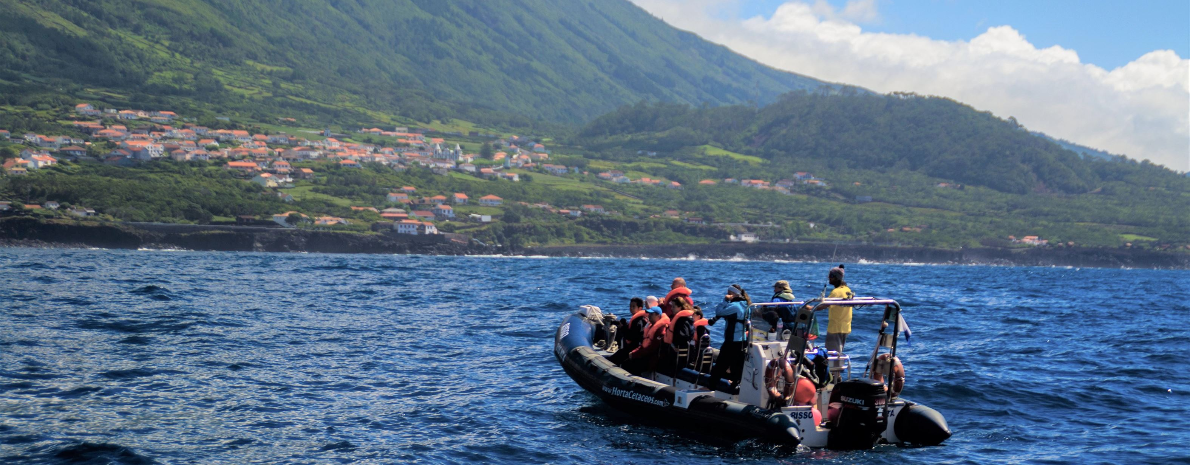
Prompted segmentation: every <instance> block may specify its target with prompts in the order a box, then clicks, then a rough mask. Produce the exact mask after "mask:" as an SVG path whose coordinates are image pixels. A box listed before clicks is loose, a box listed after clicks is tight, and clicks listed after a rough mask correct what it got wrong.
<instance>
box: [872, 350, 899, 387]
mask: <svg viewBox="0 0 1190 465" xmlns="http://www.w3.org/2000/svg"><path fill="white" fill-rule="evenodd" d="M890 356H891V355H889V354H880V356H878V357H876V360H877V361H878V362H884V363H888V359H889V357H890ZM882 364H883V363H877V367H879V366H880V365H882ZM892 364H893V379H892V394H893V397H896V396H898V395H900V394H901V390H902V389H905V367H904V366H903V365H901V359H900V358H898V357H892ZM872 379H874V380H876V381H879V382H882V383H883V382H884V370H880V369H879V368H877V369H873V370H872ZM888 388H889V386H887V385H886V386H885V389H888Z"/></svg>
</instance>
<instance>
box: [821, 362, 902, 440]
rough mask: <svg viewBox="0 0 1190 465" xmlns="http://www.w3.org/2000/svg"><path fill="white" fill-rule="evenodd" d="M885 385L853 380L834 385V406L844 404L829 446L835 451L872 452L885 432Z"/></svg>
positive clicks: (832, 396) (865, 379)
mask: <svg viewBox="0 0 1190 465" xmlns="http://www.w3.org/2000/svg"><path fill="white" fill-rule="evenodd" d="M884 400H885V397H884V384H883V383H881V382H879V381H875V380H871V379H867V378H860V379H851V380H847V381H843V382H840V383H839V384H836V385H835V389H834V390H833V391H832V392H831V403H836V402H838V403H841V404H842V406H841V407H840V408H839V417H838V419H837V420H835V423H834V425H833V426H832V427H831V432H830V435H829V436H827V441H826V447H828V448H830V449H836V450H859V449H871V448H872V447H875V446H876V441H877V440H879V439H880V434H881V433H882V432H883V431H884V429H885V427H886V426H887V424H886V421H887V420H886V417H885V412H884Z"/></svg>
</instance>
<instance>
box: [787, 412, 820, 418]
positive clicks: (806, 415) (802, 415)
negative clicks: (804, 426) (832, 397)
mask: <svg viewBox="0 0 1190 465" xmlns="http://www.w3.org/2000/svg"><path fill="white" fill-rule="evenodd" d="M786 415H789V418H792V419H794V420H805V419H809V418H814V412H813V411H805V412H789V413H787V414H786Z"/></svg>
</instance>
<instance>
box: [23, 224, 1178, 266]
mask: <svg viewBox="0 0 1190 465" xmlns="http://www.w3.org/2000/svg"><path fill="white" fill-rule="evenodd" d="M0 247H41V248H92V247H95V248H108V249H184V250H197V251H228V252H312V253H372V254H426V255H510V256H517V255H520V256H532V255H535V256H549V257H613V258H642V257H648V258H662V259H687V258H696V259H719V260H731V259H749V260H791V261H818V262H845V263H846V262H852V263H854V262H861V261H867V262H879V263H930V264H957V265H1016V266H1074V267H1100V268H1159V269H1190V254H1186V253H1177V252H1156V251H1149V250H1134V249H1081V248H1044V247H1035V248H1028V249H1001V248H989V247H980V248H968V249H959V250H952V249H936V248H929V247H891V246H879V245H868V244H835V243H811V242H795V243H759V244H742V243H716V244H673V245H572V246H546V247H532V248H525V249H520V250H508V249H503V248H495V247H489V246H485V245H482V244H479V243H477V242H476V241H472V240H470V239H469V238H467V237H466V236H459V235H454V234H443V235H436V236H407V235H397V234H361V233H351V232H333V231H310V230H298V229H286V228H268V227H257V226H205V225H179V224H153V223H139V224H131V223H82V222H53V221H39V220H36V219H33V218H24V217H14V218H5V219H2V220H0Z"/></svg>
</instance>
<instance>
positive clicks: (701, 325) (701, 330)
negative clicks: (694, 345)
mask: <svg viewBox="0 0 1190 465" xmlns="http://www.w3.org/2000/svg"><path fill="white" fill-rule="evenodd" d="M707 323H710V321H707V319H706V318H699V319H698V321H695V322H694V340H695V341H697V340H699V339H702V336H703V335H704V334H710V332H711V330H709V329H707Z"/></svg>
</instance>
